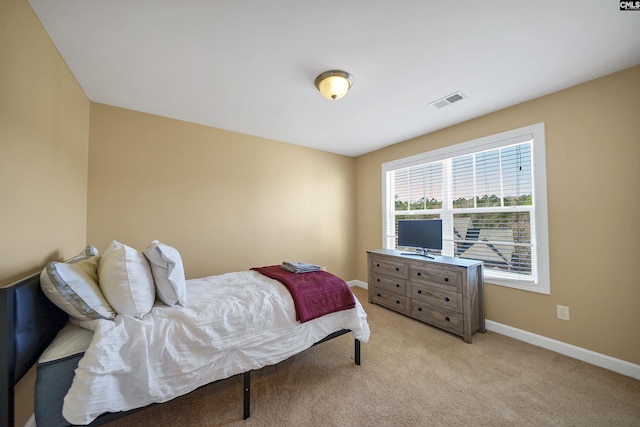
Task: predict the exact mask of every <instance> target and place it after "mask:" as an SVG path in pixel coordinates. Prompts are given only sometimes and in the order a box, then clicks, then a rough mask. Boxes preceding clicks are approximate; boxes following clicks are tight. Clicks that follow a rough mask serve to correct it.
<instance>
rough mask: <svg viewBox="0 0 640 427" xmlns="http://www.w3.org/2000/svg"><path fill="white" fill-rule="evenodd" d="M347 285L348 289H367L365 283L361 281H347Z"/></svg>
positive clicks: (367, 285)
mask: <svg viewBox="0 0 640 427" xmlns="http://www.w3.org/2000/svg"><path fill="white" fill-rule="evenodd" d="M347 284H348V285H349V286H350V287H354V286H358V287H360V288H365V289H369V284H368V283H367V282H363V281H362V280H349V281H348V282H347Z"/></svg>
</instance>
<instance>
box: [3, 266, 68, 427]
mask: <svg viewBox="0 0 640 427" xmlns="http://www.w3.org/2000/svg"><path fill="white" fill-rule="evenodd" d="M0 313H1V314H0V315H1V316H2V319H1V320H0V345H1V347H0V427H13V425H14V386H15V384H16V383H17V382H18V381H19V380H20V379H21V378H22V377H23V376H24V374H26V373H27V371H28V370H29V369H30V368H31V367H32V366H33V364H34V363H36V362H37V360H38V357H39V356H40V354H41V353H42V352H43V351H44V349H45V348H46V347H47V346H48V345H49V343H51V341H52V340H53V338H54V337H55V336H56V334H57V333H58V331H59V330H60V329H61V328H62V327H63V326H64V324H65V322H66V321H67V319H68V316H67V314H66V313H64V312H63V311H62V310H60V309H59V308H58V307H56V306H55V305H53V304H52V303H51V302H50V301H49V300H48V299H47V297H46V296H45V295H44V293H42V290H41V289H40V274H39V273H38V274H34V275H33V276H30V277H27V278H26V279H23V280H20V281H18V282H16V283H13V284H11V285H9V286H7V287H4V288H0ZM5 414H6V415H5Z"/></svg>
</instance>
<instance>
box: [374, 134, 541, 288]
mask: <svg viewBox="0 0 640 427" xmlns="http://www.w3.org/2000/svg"><path fill="white" fill-rule="evenodd" d="M526 141H531V151H532V153H531V159H532V163H533V167H532V183H533V194H532V195H533V200H534V206H533V207H532V208H531V211H532V212H533V218H532V221H531V245H532V249H531V250H532V258H533V263H532V278H531V279H524V278H514V277H513V275H510V274H500V272H499V271H495V270H493V269H485V273H484V276H485V281H487V282H489V283H493V284H496V285H501V286H506V287H510V288H515V289H522V290H526V291H531V292H538V293H542V294H550V292H551V286H550V271H549V238H548V235H549V232H548V213H547V180H546V176H547V174H546V151H545V145H546V142H545V127H544V123H542V122H541V123H536V124H533V125H529V126H524V127H521V128H518V129H513V130H509V131H505V132H501V133H498V134H495V135H490V136H486V137H482V138H478V139H474V140H471V141H467V142H462V143H459V144H455V145H452V146H449V147H444V148H440V149H436V150H432V151H428V152H424V153H419V154H416V155H413V156H409V157H405V158H401V159H397V160H393V161H390V162H385V163H383V164H382V247H383V248H384V249H395V240H394V238H395V229H394V225H395V222H394V218H395V216H394V211H395V203H394V197H393V195H392V194H391V193H392V187H391V186H392V183H391V180H390V179H389V177H390V174H389V173H390V172H392V171H394V170H397V169H402V168H407V167H411V166H416V165H420V164H424V163H431V162H437V161H443V160H446V159H450V158H453V157H459V156H464V155H468V154H473V153H478V152H482V151H488V150H493V149H497V148H501V147H505V146H509V145H513V144H517V143H521V142H526ZM441 211H442V209H438V210H432V211H431V210H430V211H429V213H433V214H441ZM390 230H391V232H390ZM442 234H443V240H444V241H443V252H444V251H445V248H446V247H450V248H451V247H452V246H453V227H451V229H450V230H449V229H448V228H445V229H443V233H442ZM447 245H449V246H447Z"/></svg>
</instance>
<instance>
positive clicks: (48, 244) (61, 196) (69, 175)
mask: <svg viewBox="0 0 640 427" xmlns="http://www.w3.org/2000/svg"><path fill="white" fill-rule="evenodd" d="M88 138H89V101H88V100H87V98H86V97H85V95H84V93H83V92H82V90H81V89H80V87H79V86H78V84H77V82H76V81H75V79H74V78H73V76H72V75H71V73H70V72H69V70H68V68H67V66H66V65H65V63H64V61H63V60H62V58H61V57H60V55H59V54H58V51H57V50H56V49H55V47H54V46H53V44H52V43H51V41H50V40H49V37H48V36H47V34H46V33H45V31H44V30H43V28H42V26H41V25H40V23H39V21H38V19H37V18H36V16H35V14H34V13H33V11H32V10H31V7H30V6H29V4H28V3H27V2H26V0H0V286H1V285H6V284H8V283H11V282H13V281H15V280H17V279H19V278H22V277H23V276H25V275H28V274H31V273H34V272H36V271H39V270H40V269H42V267H44V265H45V264H46V262H47V261H50V260H60V259H64V258H68V257H70V256H72V255H75V254H77V253H78V252H80V250H82V249H83V248H84V244H85V240H86V236H85V233H86V210H87V156H88V147H89V141H88ZM33 383H34V370H33V369H32V370H31V371H30V372H29V373H28V374H27V376H26V377H25V378H24V379H23V380H22V381H21V382H20V383H19V384H18V386H17V387H16V425H24V424H25V423H26V421H27V420H28V418H29V417H30V416H31V414H32V413H33V404H32V399H33V398H32V396H33Z"/></svg>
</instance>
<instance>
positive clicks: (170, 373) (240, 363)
mask: <svg viewBox="0 0 640 427" xmlns="http://www.w3.org/2000/svg"><path fill="white" fill-rule="evenodd" d="M187 298H188V305H187V307H167V306H165V305H161V304H156V306H154V308H153V310H152V311H151V313H150V314H148V315H146V316H144V318H143V319H141V320H139V319H136V318H133V317H131V316H117V317H116V319H115V320H114V321H110V320H92V321H85V322H80V323H79V324H80V326H83V327H85V328H88V329H92V330H94V336H93V339H92V341H91V345H90V346H89V349H88V350H87V352H86V353H85V355H84V357H83V358H82V359H81V360H80V363H79V365H78V368H77V370H76V375H75V378H74V380H73V384H72V385H71V388H70V389H69V392H68V393H67V395H66V397H65V399H64V407H63V415H64V417H65V418H66V419H67V421H69V422H70V423H72V424H88V423H90V422H91V421H93V420H94V419H95V418H96V417H97V416H98V415H100V414H102V413H104V412H119V411H125V410H128V409H133V408H138V407H142V406H146V405H148V404H150V403H153V402H166V401H167V400H170V399H173V398H175V397H177V396H180V395H183V394H186V393H188V392H190V391H192V390H194V389H196V388H198V387H200V386H202V385H204V384H207V383H210V382H212V381H216V380H219V379H223V378H228V377H230V376H233V375H236V374H239V373H242V372H246V371H249V370H251V369H259V368H261V367H263V366H266V365H272V364H275V363H278V362H280V361H282V360H284V359H286V358H288V357H290V356H292V355H294V354H296V353H299V352H301V351H302V350H304V349H306V348H308V347H310V346H311V345H312V344H313V343H315V342H317V341H318V340H320V339H322V338H324V337H325V336H327V335H328V334H330V333H332V332H335V331H336V330H339V329H343V328H344V329H351V330H352V331H353V333H354V335H355V338H358V339H359V340H361V341H362V342H366V341H368V339H369V325H368V324H367V320H366V317H367V315H366V313H365V312H364V310H363V309H362V306H361V305H360V303H359V301H358V300H357V299H356V307H355V308H354V309H351V310H345V311H339V312H336V313H331V314H328V315H326V316H323V317H321V318H319V319H315V320H312V321H310V322H306V323H299V322H298V321H296V320H295V308H294V306H293V299H292V298H291V295H290V294H289V291H287V289H286V288H285V287H284V286H283V285H281V284H280V283H279V282H277V281H275V280H273V279H270V278H267V277H265V276H263V275H261V274H260V273H257V272H255V271H243V272H236V273H227V274H223V275H219V276H211V277H205V278H202V279H194V280H189V281H187Z"/></svg>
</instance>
